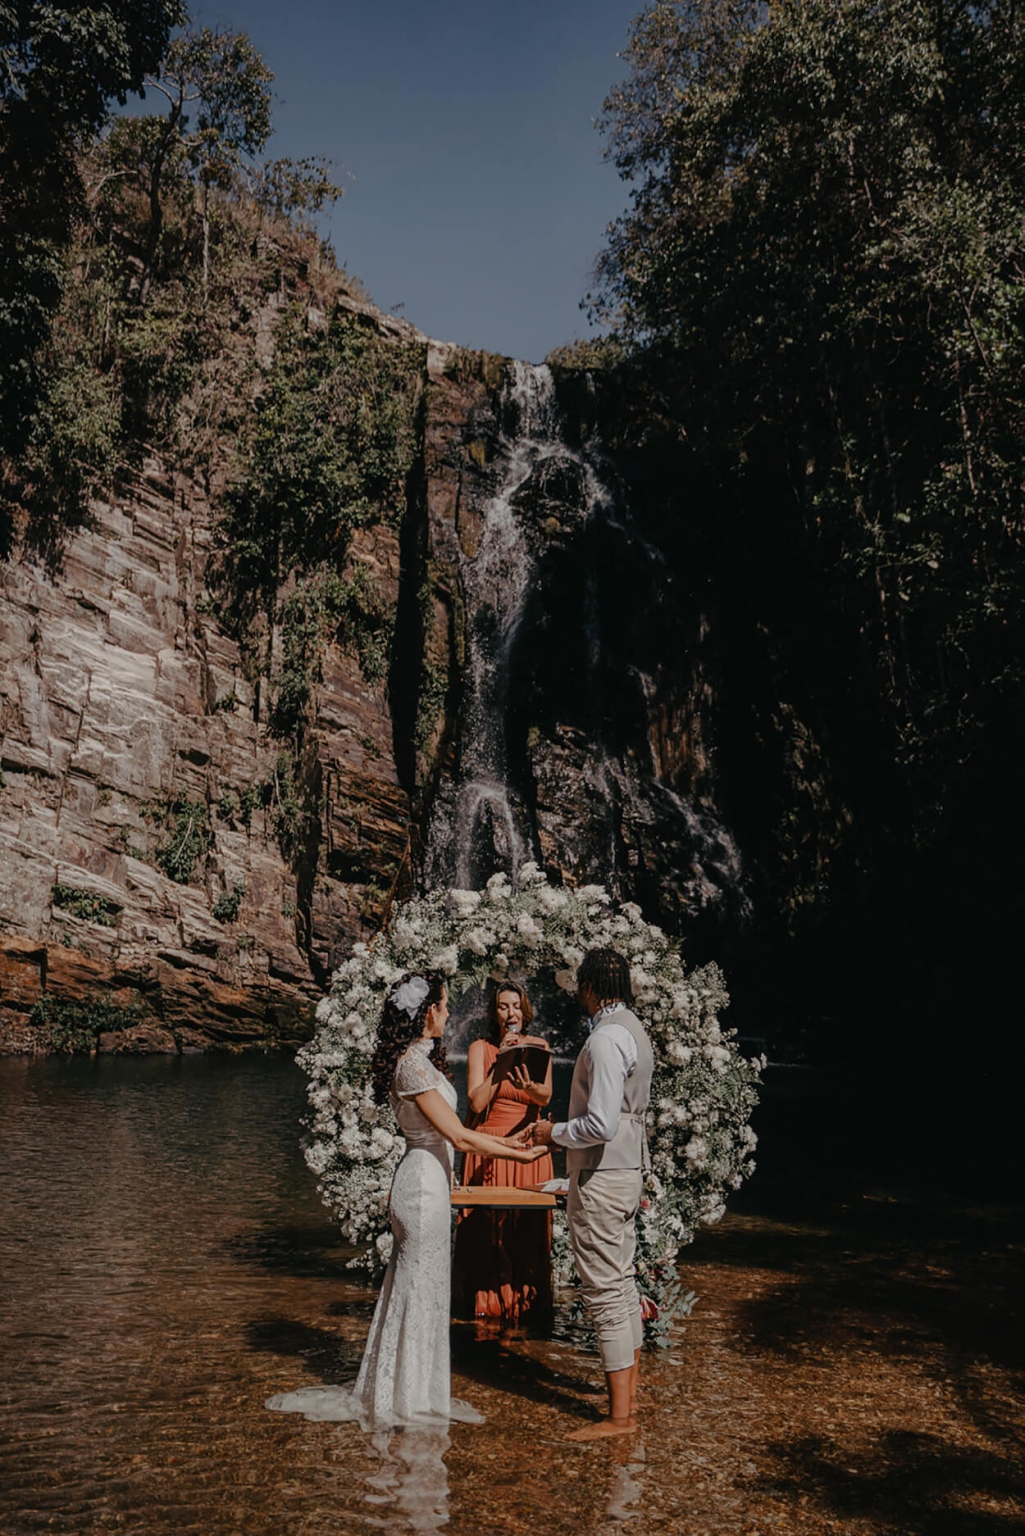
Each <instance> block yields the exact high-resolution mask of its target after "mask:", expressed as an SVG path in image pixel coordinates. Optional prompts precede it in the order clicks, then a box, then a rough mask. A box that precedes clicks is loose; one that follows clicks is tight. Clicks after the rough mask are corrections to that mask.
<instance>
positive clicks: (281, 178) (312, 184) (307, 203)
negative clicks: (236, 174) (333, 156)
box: [247, 155, 343, 221]
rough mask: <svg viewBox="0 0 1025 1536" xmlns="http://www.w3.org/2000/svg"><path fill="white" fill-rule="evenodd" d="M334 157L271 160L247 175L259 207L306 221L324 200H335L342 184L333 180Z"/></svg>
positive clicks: (340, 191)
mask: <svg viewBox="0 0 1025 1536" xmlns="http://www.w3.org/2000/svg"><path fill="white" fill-rule="evenodd" d="M330 171H331V161H330V160H328V159H327V158H326V157H325V156H323V155H307V156H305V158H304V159H302V160H268V161H267V162H266V163H265V164H264V165H262V166H260V167H258V168H256V169H254V170H253V171H252V172H251V173H250V175H249V176H248V177H247V184H248V186H249V190H250V193H251V195H252V197H253V199H254V201H255V202H256V204H257V205H258V206H259V207H260V208H264V209H266V211H267V212H268V213H272V214H276V215H278V217H280V218H286V219H287V218H293V217H296V216H297V217H298V218H299V219H300V220H302V221H305V220H306V219H307V218H308V216H309V215H310V214H314V213H319V212H320V210H321V209H322V208H323V207H324V205H325V203H335V202H337V201H338V199H339V198H340V197H341V195H342V191H343V188H341V187H340V186H338V184H337V183H336V182H334V181H332V180H331V175H330Z"/></svg>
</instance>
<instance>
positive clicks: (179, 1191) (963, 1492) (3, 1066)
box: [0, 1056, 1025, 1536]
mask: <svg viewBox="0 0 1025 1536" xmlns="http://www.w3.org/2000/svg"><path fill="white" fill-rule="evenodd" d="M302 1087H303V1084H302V1078H301V1075H300V1074H299V1072H298V1071H297V1069H296V1068H295V1066H294V1065H293V1064H292V1063H291V1062H289V1061H287V1060H285V1059H283V1058H262V1059H256V1058H254V1059H248V1060H230V1059H229V1060H218V1059H215V1058H207V1057H199V1056H196V1057H182V1058H172V1059H168V1058H148V1059H142V1060H124V1059H123V1060H118V1059H114V1058H101V1059H99V1060H95V1061H87V1060H81V1059H71V1060H57V1059H43V1060H23V1059H8V1060H3V1061H0V1114H2V1120H0V1123H2V1126H3V1143H4V1152H3V1158H4V1162H3V1178H2V1184H0V1263H2V1272H3V1290H2V1298H0V1308H2V1323H3V1342H4V1371H3V1384H2V1390H0V1435H2V1447H3V1462H2V1466H0V1532H2V1533H3V1536H23V1533H29V1532H36V1531H48V1532H56V1533H60V1536H91V1533H94V1532H95V1533H106V1532H131V1533H140V1536H192V1533H195V1536H236V1533H238V1536H329V1533H330V1536H350V1533H351V1536H363V1533H368V1536H369V1533H381V1532H383V1533H386V1536H405V1533H406V1532H433V1531H444V1532H446V1533H450V1536H478V1533H482V1536H483V1533H485V1532H486V1533H488V1536H491V1533H501V1532H509V1533H512V1536H519V1533H523V1532H527V1531H530V1532H543V1533H545V1536H547V1533H549V1532H551V1533H555V1536H563V1533H564V1536H585V1533H586V1536H591V1533H595V1532H597V1533H601V1536H607V1533H610V1532H613V1531H619V1530H622V1529H624V1528H628V1529H629V1530H631V1531H634V1532H637V1533H646V1532H649V1531H650V1532H655V1531H659V1532H661V1531H666V1532H669V1531H673V1532H684V1533H693V1536H718V1533H720V1532H721V1533H723V1536H725V1533H727V1532H729V1533H730V1536H734V1533H737V1536H744V1533H748V1536H755V1533H761V1536H766V1533H768V1532H770V1531H771V1532H786V1533H799V1536H821V1533H822V1532H844V1533H848V1532H855V1533H858V1532H865V1533H873V1536H874V1533H891V1532H898V1531H899V1532H904V1531H907V1532H912V1533H915V1532H921V1533H922V1536H935V1533H940V1532H948V1531H949V1532H950V1533H952V1536H954V1533H956V1536H966V1533H967V1536H989V1533H992V1536H998V1533H1002V1532H1010V1531H1011V1530H1014V1529H1018V1528H1019V1526H1018V1524H1017V1522H1018V1520H1019V1519H1020V1518H1021V1516H1022V1512H1023V1509H1025V1504H1023V1501H1022V1487H1023V1481H1022V1457H1021V1450H1020V1447H1021V1438H1020V1437H1021V1430H1022V1415H1021V1411H1020V1402H1019V1400H1018V1397H1017V1392H1018V1390H1019V1389H1020V1387H1021V1384H1022V1379H1023V1367H1025V1359H1023V1354H1022V1350H1021V1345H1020V1328H1018V1325H1017V1323H1015V1322H1012V1318H1013V1317H1014V1307H1015V1305H1017V1306H1018V1307H1019V1308H1020V1300H1016V1298H1018V1297H1019V1296H1020V1284H1021V1278H1022V1264H1021V1244H1020V1242H1019V1243H1015V1242H1012V1241H1010V1239H1009V1232H1010V1231H1011V1223H1010V1217H1009V1216H1008V1215H1007V1213H1002V1212H999V1211H997V1212H981V1213H980V1212H975V1211H972V1212H967V1213H965V1212H963V1211H953V1212H952V1211H944V1212H941V1213H939V1214H937V1213H936V1212H935V1211H928V1210H925V1211H924V1212H923V1208H922V1207H921V1205H920V1204H912V1203H908V1202H907V1201H906V1200H904V1199H903V1198H902V1197H900V1196H899V1195H897V1196H895V1195H893V1194H883V1193H879V1192H876V1193H873V1192H871V1191H868V1192H867V1197H866V1193H865V1192H862V1193H861V1194H860V1195H858V1196H857V1197H855V1196H854V1195H852V1194H851V1193H850V1191H847V1192H844V1193H843V1194H842V1195H838V1196H836V1197H835V1198H831V1199H825V1198H824V1197H822V1196H821V1195H816V1196H814V1197H810V1196H802V1198H801V1200H800V1201H799V1202H797V1206H798V1207H799V1209H798V1210H797V1212H796V1214H795V1209H794V1208H793V1203H792V1204H791V1207H790V1208H788V1207H787V1202H786V1200H785V1199H784V1200H782V1202H781V1201H780V1199H779V1198H778V1197H777V1196H773V1197H772V1198H763V1199H762V1201H761V1203H760V1204H759V1202H758V1201H757V1200H755V1201H753V1202H752V1201H751V1200H747V1201H746V1203H742V1205H741V1207H740V1208H739V1210H738V1211H737V1212H733V1213H731V1214H730V1216H728V1217H727V1219H726V1221H725V1222H724V1223H723V1224H722V1226H721V1227H720V1228H718V1229H716V1230H715V1231H714V1232H712V1233H708V1234H705V1235H703V1236H702V1237H701V1238H700V1239H699V1241H698V1243H696V1244H695V1246H694V1248H693V1249H692V1250H690V1251H689V1253H688V1256H687V1265H686V1269H685V1274H686V1277H687V1279H688V1283H690V1284H692V1285H693V1287H694V1289H695V1290H697V1291H698V1292H699V1294H700V1297H701V1300H700V1301H699V1304H698V1307H697V1309H696V1311H695V1314H694V1318H693V1319H692V1321H691V1322H689V1323H688V1324H686V1325H684V1326H681V1327H680V1328H679V1329H678V1331H677V1333H676V1334H675V1335H674V1338H673V1342H672V1346H671V1347H670V1348H669V1349H668V1350H665V1351H663V1352H662V1353H661V1354H660V1355H659V1356H658V1357H657V1358H656V1359H654V1360H652V1361H650V1362H648V1363H647V1364H646V1380H645V1391H644V1402H643V1408H642V1428H641V1430H640V1432H639V1433H638V1434H637V1435H636V1436H634V1437H631V1438H630V1439H628V1440H624V1441H620V1442H615V1443H613V1444H610V1445H603V1446H597V1447H595V1446H592V1447H588V1448H586V1449H580V1448H578V1447H575V1446H571V1445H569V1444H568V1443H567V1442H566V1441H565V1440H564V1439H563V1436H564V1435H565V1434H566V1432H567V1431H568V1430H569V1429H572V1428H573V1427H575V1426H577V1425H579V1424H580V1423H581V1422H582V1421H585V1420H586V1419H587V1418H589V1417H591V1416H593V1414H594V1413H595V1411H596V1407H597V1405H598V1404H599V1403H600V1391H599V1374H598V1368H597V1360H596V1358H595V1357H592V1356H590V1355H588V1354H586V1353H583V1352H581V1350H580V1349H579V1348H578V1347H577V1346H576V1345H574V1344H573V1343H571V1342H569V1341H567V1340H566V1339H556V1340H554V1341H553V1340H547V1339H534V1338H529V1337H525V1336H516V1335H511V1336H507V1337H505V1338H501V1339H479V1338H477V1337H476V1334H475V1331H474V1329H473V1326H472V1325H457V1326H456V1327H455V1328H454V1330H453V1360H454V1372H455V1377H456V1380H455V1382H454V1390H455V1391H457V1392H458V1394H459V1395H460V1396H462V1397H466V1398H469V1399H470V1400H471V1401H472V1402H473V1403H474V1404H475V1405H476V1406H477V1407H478V1408H480V1409H481V1410H482V1411H483V1412H484V1413H485V1414H486V1415H487V1423H486V1424H485V1425H483V1426H481V1427H472V1426H462V1425H460V1426H454V1427H453V1429H452V1431H451V1433H450V1434H440V1433H424V1432H417V1433H413V1432H409V1431H407V1432H404V1433H402V1432H400V1433H388V1434H379V1435H375V1436H369V1437H368V1436H364V1435H362V1434H361V1433H360V1431H359V1430H358V1428H357V1427H356V1426H354V1425H331V1424H308V1423H306V1422H305V1421H304V1420H302V1419H299V1418H296V1417H292V1416H286V1415H279V1414H272V1413H269V1412H267V1411H266V1410H265V1409H264V1407H263V1403H264V1400H265V1399H266V1398H267V1397H268V1396H269V1395H270V1394H271V1393H273V1392H277V1391H282V1390H286V1389H288V1388H290V1387H294V1386H299V1385H303V1384H312V1383H317V1382H337V1381H345V1380H350V1379H351V1378H352V1376H353V1375H354V1373H355V1370H356V1366H357V1364H358V1361H359V1357H360V1354H361V1351H362V1344H363V1340H364V1338H365V1335H366V1331H367V1328H368V1326H369V1321H370V1315H371V1312H372V1309H373V1304H374V1299H375V1298H374V1293H373V1292H372V1291H370V1290H368V1289H366V1288H365V1287H363V1286H361V1285H358V1284H354V1283H353V1281H352V1277H351V1275H350V1274H349V1273H348V1272H347V1270H346V1268H345V1261H346V1257H347V1255H346V1251H345V1250H344V1249H343V1248H342V1247H341V1246H340V1245H339V1244H338V1241H337V1236H336V1234H335V1232H334V1231H333V1229H332V1228H331V1226H330V1225H329V1223H328V1222H327V1220H326V1219H325V1212H324V1211H323V1208H322V1207H321V1205H320V1203H319V1201H318V1198H317V1195H316V1192H315V1189H314V1187H313V1181H312V1178H311V1177H310V1175H309V1174H308V1172H307V1170H306V1168H305V1165H304V1164H303V1162H302V1159H301V1156H300V1153H299V1150H298V1124H297V1121H298V1116H299V1113H300V1112H301V1108H302V1102H303V1093H302ZM784 1118H786V1115H784ZM786 1183H787V1181H786V1180H785V1179H784V1180H783V1181H782V1185H781V1184H780V1181H778V1180H777V1184H776V1186H775V1188H776V1189H777V1191H778V1190H779V1189H780V1188H781V1187H785V1186H786ZM765 1187H766V1189H769V1187H770V1186H768V1185H767V1186H765ZM774 1202H775V1203H774ZM1016 1341H1017V1342H1016Z"/></svg>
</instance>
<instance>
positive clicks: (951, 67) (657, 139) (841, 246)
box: [597, 0, 1025, 825]
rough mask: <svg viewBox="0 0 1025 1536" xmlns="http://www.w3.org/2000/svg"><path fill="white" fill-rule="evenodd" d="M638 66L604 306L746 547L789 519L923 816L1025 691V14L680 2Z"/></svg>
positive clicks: (910, 2)
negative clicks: (627, 205) (870, 683)
mask: <svg viewBox="0 0 1025 1536" xmlns="http://www.w3.org/2000/svg"><path fill="white" fill-rule="evenodd" d="M627 58H628V61H629V65H630V77H629V79H628V80H627V81H626V82H625V84H624V85H623V86H621V87H620V88H619V89H618V90H616V91H615V92H613V94H612V95H611V96H610V98H609V100H608V101H607V103H606V109H605V118H604V127H605V129H606V131H607V133H608V135H609V143H610V151H611V155H612V158H613V159H614V161H615V163H616V164H617V166H618V167H619V169H620V171H621V172H622V174H623V175H624V176H625V177H627V178H630V179H631V182H632V189H633V190H632V208H631V210H630V211H629V212H627V213H626V214H625V215H624V216H623V217H622V218H621V219H620V220H619V221H618V222H617V223H616V224H615V225H614V226H612V228H611V232H610V236H609V242H608V245H607V248H606V250H605V252H604V254H603V256H602V258H601V261H600V266H599V275H600V293H599V297H598V301H597V302H598V309H599V311H600V313H601V314H602V315H603V316H604V317H605V318H606V319H608V320H610V321H611V322H612V323H613V324H614V326H615V327H616V330H617V334H618V336H619V337H620V338H621V339H623V340H624V341H625V342H627V343H629V344H630V346H631V347H632V348H633V349H634V351H635V353H640V354H642V355H643V356H644V358H645V360H646V367H647V368H648V370H649V376H650V378H651V380H652V383H653V389H652V391H651V394H650V395H649V401H654V402H655V406H656V408H655V409H654V410H652V411H651V414H650V417H649V421H650V423H651V426H652V429H653V431H654V433H655V434H656V435H657V432H658V431H659V430H662V431H666V430H668V431H669V432H670V433H671V434H672V435H675V437H676V439H677V441H681V440H682V441H684V443H685V445H686V446H685V451H686V452H687V453H688V454H689V455H690V456H691V458H692V460H694V461H696V462H697V472H698V473H700V474H701V475H702V476H704V477H706V479H707V485H708V488H709V495H710V496H711V497H712V498H713V499H714V500H715V501H716V503H717V505H718V508H719V510H720V513H721V511H722V509H723V508H725V507H727V506H729V507H734V508H736V509H737V511H738V516H739V517H740V519H741V536H743V521H744V520H745V519H746V520H747V521H748V524H749V526H750V527H751V528H752V532H754V527H755V525H754V521H753V520H755V519H757V518H758V517H759V510H758V509H759V506H761V507H762V508H763V509H764V508H765V507H767V506H768V505H770V504H775V505H778V506H779V507H780V508H781V509H782V508H785V509H786V511H785V515H781V517H780V523H779V526H780V533H781V537H783V536H784V534H783V528H784V524H785V523H788V524H790V525H791V526H792V528H793V529H794V530H795V531H797V530H799V535H800V538H801V540H802V542H803V547H804V548H805V549H806V550H807V552H808V553H807V555H806V556H804V555H802V559H807V560H809V561H810V562H812V563H813V564H814V566H816V567H817V568H818V570H819V571H820V573H821V579H822V580H823V581H824V582H826V583H828V584H829V590H830V592H831V595H832V601H833V602H834V604H835V609H836V612H837V614H838V616H839V617H840V618H841V619H842V622H843V623H844V624H846V625H848V626H849V627H851V628H852V630H854V631H857V632H858V633H860V635H861V637H862V641H861V643H862V644H863V646H864V648H865V650H866V652H867V653H868V654H870V655H871V656H872V657H874V658H875V669H876V671H875V677H876V687H877V689H878V691H879V696H880V709H881V711H882V712H883V714H884V715H885V717H886V718H887V720H888V722H889V728H890V730H891V732H892V740H893V750H894V752H895V753H896V755H897V756H898V758H899V759H900V761H901V762H902V763H903V764H904V765H905V768H906V770H907V772H908V773H909V775H910V782H912V783H913V784H914V785H915V786H916V788H915V799H916V802H917V804H918V807H919V814H920V816H921V818H922V819H923V825H924V824H926V823H928V822H929V820H930V819H931V818H932V817H933V816H934V815H938V814H940V813H941V806H942V800H943V795H944V786H945V784H946V783H948V782H949V780H950V778H951V777H952V776H953V775H956V774H957V773H958V772H959V770H960V768H961V766H962V765H964V764H965V763H967V762H968V761H969V760H970V759H971V757H972V755H973V754H976V753H978V752H980V750H983V746H984V741H985V739H986V737H987V735H988V733H989V731H990V730H991V729H992V728H993V726H994V724H995V723H997V722H1000V721H1001V720H1003V721H1004V722H1006V721H1007V720H1008V718H1009V712H1010V711H1011V710H1012V709H1013V708H1014V707H1015V706H1014V702H1013V701H1014V700H1015V698H1016V697H1017V695H1018V694H1019V691H1020V689H1021V686H1022V683H1023V662H1022V654H1023V648H1022V639H1023V634H1022V620H1021V612H1022V598H1023V595H1025V546H1023V519H1022V497H1021V485H1022V477H1023V471H1025V458H1023V443H1025V376H1023V360H1025V286H1023V278H1025V16H1023V14H1022V12H1021V11H1020V8H1016V7H1015V6H1014V5H1013V4H1011V3H1009V0H988V3H986V4H983V5H971V6H969V5H967V4H963V3H960V0H940V3H939V4H936V3H930V4H924V3H919V0H900V3H897V0H884V3H882V4H880V3H878V0H842V3H836V0H800V3H798V0H784V3H781V4H778V5H773V6H770V7H769V8H767V9H766V8H765V7H762V6H760V5H756V4H754V3H747V0H695V3H692V4H688V5H680V4H676V3H671V0H656V3H654V4H651V5H649V6H648V7H647V9H646V10H645V11H644V12H643V13H642V15H641V16H640V17H639V18H638V20H637V22H636V23H635V26H634V30H633V35H632V40H631V44H630V48H629V50H628V52H627ZM761 515H762V516H763V517H764V512H763V513H762V514H761Z"/></svg>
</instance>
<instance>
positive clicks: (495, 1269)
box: [452, 1035, 552, 1327]
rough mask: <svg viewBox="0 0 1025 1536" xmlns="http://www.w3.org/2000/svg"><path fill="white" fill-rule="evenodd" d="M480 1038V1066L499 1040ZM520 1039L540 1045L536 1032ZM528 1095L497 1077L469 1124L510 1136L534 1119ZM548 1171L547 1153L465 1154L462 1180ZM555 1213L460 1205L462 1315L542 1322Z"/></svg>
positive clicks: (548, 1299)
mask: <svg viewBox="0 0 1025 1536" xmlns="http://www.w3.org/2000/svg"><path fill="white" fill-rule="evenodd" d="M482 1043H483V1045H484V1071H485V1074H487V1073H488V1072H489V1071H490V1070H491V1068H492V1067H493V1066H494V1062H495V1057H496V1056H497V1055H498V1046H497V1045H492V1043H491V1042H490V1041H489V1040H485V1041H483V1042H482ZM523 1043H524V1044H525V1045H526V1044H538V1045H543V1044H544V1041H541V1040H538V1039H537V1037H536V1036H532V1035H525V1036H524V1037H523ZM539 1115H540V1109H539V1107H538V1105H537V1104H535V1103H534V1101H533V1099H531V1098H529V1097H528V1096H527V1094H525V1093H524V1092H523V1090H522V1089H520V1088H514V1087H513V1086H512V1084H511V1083H510V1082H508V1081H504V1082H501V1083H499V1085H498V1092H497V1093H496V1094H495V1097H494V1098H493V1099H492V1100H491V1105H490V1107H489V1109H488V1112H487V1115H486V1117H485V1119H484V1120H483V1121H482V1122H481V1123H480V1124H479V1125H475V1126H474V1129H475V1130H478V1131H486V1132H487V1133H488V1135H489V1136H508V1135H510V1134H511V1133H512V1132H513V1131H518V1130H519V1129H520V1128H521V1127H522V1126H525V1125H531V1124H532V1123H533V1122H534V1121H535V1120H537V1119H538V1118H539ZM551 1177H552V1159H551V1157H550V1156H545V1157H541V1158H539V1159H538V1160H537V1162H536V1163H513V1162H510V1161H509V1160H508V1158H503V1157H480V1156H478V1154H477V1153H475V1152H466V1153H464V1154H463V1183H464V1184H480V1185H485V1186H488V1185H491V1186H494V1185H498V1186H500V1187H502V1186H505V1187H508V1186H509V1185H515V1186H521V1185H525V1184H543V1183H544V1182H545V1180H546V1179H550V1178H551ZM551 1247H552V1218H551V1215H550V1213H549V1212H548V1211H529V1210H521V1211H515V1210H513V1211H496V1210H488V1209H486V1208H485V1207H480V1206H477V1207H474V1208H473V1209H468V1210H465V1211H464V1212H463V1213H462V1215H461V1217H460V1219H459V1225H458V1226H457V1228H456V1242H455V1250H454V1253H453V1255H452V1299H453V1305H454V1307H455V1310H456V1311H457V1312H458V1313H459V1314H460V1315H462V1316H476V1317H492V1318H504V1319H506V1320H509V1321H514V1322H519V1321H523V1322H530V1323H532V1324H535V1325H540V1326H542V1327H543V1326H545V1325H546V1324H547V1323H548V1322H550V1321H551V1316H552V1261H551V1257H550V1255H551Z"/></svg>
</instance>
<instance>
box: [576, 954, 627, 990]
mask: <svg viewBox="0 0 1025 1536" xmlns="http://www.w3.org/2000/svg"><path fill="white" fill-rule="evenodd" d="M577 986H578V987H590V989H591V991H592V992H593V993H594V995H595V997H596V998H597V999H598V1001H599V1002H600V1003H604V1002H609V1001H611V999H612V998H614V997H618V998H619V999H620V1000H621V1001H622V1002H624V1003H632V1002H633V1000H634V995H633V990H632V988H631V986H630V967H629V965H628V964H627V962H626V961H625V960H624V959H623V956H622V955H621V954H619V953H618V951H617V950H614V949H589V950H588V951H587V954H586V955H585V956H584V958H583V959H582V960H581V962H580V964H579V966H578V967H577Z"/></svg>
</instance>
